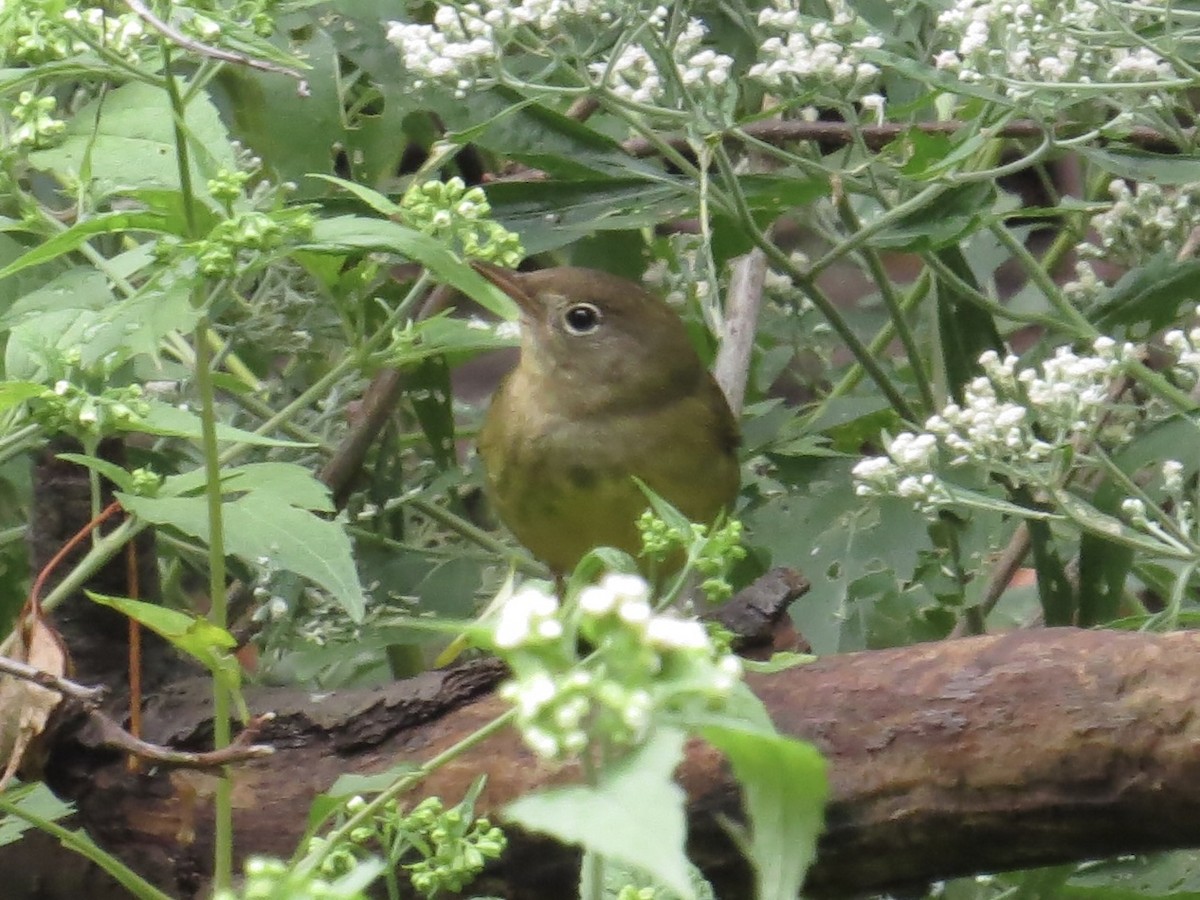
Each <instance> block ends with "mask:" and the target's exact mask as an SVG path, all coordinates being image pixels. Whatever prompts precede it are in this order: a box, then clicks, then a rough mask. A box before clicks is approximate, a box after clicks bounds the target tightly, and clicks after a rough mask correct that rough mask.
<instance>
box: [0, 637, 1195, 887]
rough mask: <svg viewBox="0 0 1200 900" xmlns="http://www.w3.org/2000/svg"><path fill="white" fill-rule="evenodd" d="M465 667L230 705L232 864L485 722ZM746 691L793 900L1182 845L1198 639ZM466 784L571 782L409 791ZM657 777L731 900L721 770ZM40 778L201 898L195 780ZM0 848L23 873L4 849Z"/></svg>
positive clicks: (190, 722) (508, 878) (951, 644)
mask: <svg viewBox="0 0 1200 900" xmlns="http://www.w3.org/2000/svg"><path fill="white" fill-rule="evenodd" d="M470 673H471V670H470V669H460V670H456V671H451V672H442V673H427V674H426V675H423V676H420V677H419V678H417V679H413V680H411V681H408V682H402V683H398V684H395V685H389V686H388V687H387V688H381V689H378V690H374V691H345V692H337V693H334V694H331V695H327V696H325V697H323V698H320V699H317V698H313V697H311V696H310V695H308V694H307V693H304V692H299V691H296V690H294V689H293V690H265V691H258V692H256V693H254V694H252V695H251V697H250V703H251V707H252V711H254V712H258V713H261V712H266V711H274V712H275V713H276V719H275V721H274V722H273V723H271V724H270V725H269V726H268V727H267V729H266V730H265V731H264V732H263V733H262V735H261V736H260V740H264V741H267V742H273V743H274V744H275V745H276V746H277V747H278V752H277V753H276V754H275V755H274V756H272V757H270V758H267V759H264V760H255V761H252V762H249V763H246V764H244V765H240V766H238V767H236V768H235V769H234V772H233V774H234V780H235V786H234V803H235V806H236V829H237V837H236V849H237V852H238V853H239V854H240V855H246V854H251V853H269V854H275V855H279V856H284V857H286V856H289V855H290V854H291V853H292V851H293V850H294V848H295V845H296V841H297V839H298V838H299V836H300V834H301V833H302V831H303V829H304V826H305V823H306V821H307V813H308V807H309V803H310V801H311V800H312V797H313V795H314V794H316V793H318V792H320V791H323V790H325V789H327V788H328V787H329V786H330V784H332V782H333V781H334V780H335V779H336V778H337V777H338V776H339V775H341V774H344V773H347V772H356V773H363V774H367V773H373V772H378V771H382V770H385V769H388V768H390V767H392V766H395V765H396V764H398V763H400V762H403V761H420V760H424V759H428V758H430V757H431V756H433V755H434V754H436V753H438V752H440V751H442V750H444V749H446V748H447V747H450V746H452V745H453V744H455V743H456V742H457V741H459V740H461V739H462V738H464V737H465V736H467V735H468V734H470V733H471V732H473V731H474V730H475V729H476V728H478V727H479V726H481V725H482V724H484V723H485V722H487V721H489V720H490V719H491V718H492V717H494V716H495V715H497V714H498V713H499V712H501V710H502V704H501V702H500V701H499V700H498V699H497V698H496V697H495V696H494V695H493V694H491V693H483V694H480V692H481V691H486V689H487V687H488V685H489V684H490V683H491V681H492V680H494V677H495V674H496V673H495V672H494V671H493V672H491V673H486V674H485V675H480V674H479V673H476V674H474V675H472V674H470ZM750 683H751V685H752V687H753V688H754V690H755V692H756V693H757V694H758V695H759V696H760V697H761V698H762V699H763V701H764V702H765V703H766V705H767V707H768V709H769V710H770V712H771V714H772V716H773V717H774V719H775V722H776V724H777V725H778V727H779V729H780V730H781V731H783V732H785V733H788V734H791V735H795V736H797V737H800V738H804V739H806V740H810V741H812V742H813V743H815V744H816V745H817V746H818V747H819V748H820V750H821V751H822V752H823V753H824V754H825V755H826V757H827V758H828V760H829V764H830V778H831V789H832V790H831V803H830V806H829V809H828V813H827V821H826V832H825V834H824V836H823V837H822V839H821V844H820V850H819V855H818V860H817V863H816V865H815V867H814V868H813V870H812V872H811V873H810V878H809V882H808V885H807V888H806V893H808V894H811V895H812V896H826V897H841V896H853V895H857V894H862V893H867V892H874V891H882V890H894V889H898V888H904V887H912V886H918V885H922V884H925V883H927V882H929V881H932V880H936V879H942V878H947V877H951V876H955V875H965V874H970V873H974V872H984V871H1000V870H1004V869H1011V868H1024V867H1030V866H1037V865H1046V864H1051V863H1060V862H1066V861H1071V860H1081V859H1090V858H1096V857H1103V856H1107V855H1112V854H1117V853H1129V852H1139V851H1150V850H1164V849H1172V848H1178V847H1184V846H1197V845H1200V777H1198V776H1200V718H1198V717H1197V715H1196V712H1197V708H1198V706H1200V701H1198V699H1197V688H1196V685H1198V684H1200V635H1196V634H1193V633H1188V632H1183V633H1175V634H1169V635H1148V634H1130V633H1123V632H1112V631H1085V630H1079V629H1066V628H1064V629H1048V630H1036V631H1021V632H1014V633H1010V634H1005V635H999V636H986V637H976V638H965V639H961V640H954V641H944V642H940V643H930V644H921V645H916V646H911V647H905V648H900V649H894V650H879V651H869V652H864V653H856V654H847V655H842V656H834V657H829V658H826V659H822V660H820V661H818V662H816V663H814V664H812V665H807V666H802V667H798V668H794V669H791V670H788V671H785V672H780V673H776V674H773V675H769V676H755V677H752V678H751V679H750ZM207 698H208V692H207V688H206V686H205V685H204V684H203V683H199V682H197V683H194V684H192V685H191V686H189V687H185V686H176V687H175V688H172V689H168V690H166V691H163V692H162V693H160V694H159V696H158V697H157V699H156V702H155V704H154V705H153V706H152V707H151V708H150V709H148V710H147V737H149V738H150V739H152V740H160V741H164V742H167V743H170V744H172V745H175V746H180V747H183V748H186V749H201V748H202V747H203V745H204V744H205V742H206V741H208V740H209V739H210V736H211V718H210V710H209V707H208V703H207ZM481 772H482V773H486V774H487V776H488V785H487V788H486V790H485V792H484V794H483V796H482V798H481V801H480V806H481V808H482V809H483V810H486V811H491V812H495V811H498V810H500V809H502V807H503V805H504V804H505V803H507V802H508V801H510V800H512V799H513V798H515V797H517V796H519V795H520V794H522V793H524V792H526V791H529V790H534V789H536V788H538V787H542V786H545V785H546V784H548V783H552V782H554V783H557V782H561V781H562V780H564V779H565V778H569V777H570V775H571V773H570V772H564V771H557V772H556V771H552V770H551V769H549V768H547V767H545V766H543V765H540V764H539V763H538V762H537V761H536V760H535V758H534V757H533V756H532V755H531V754H530V753H528V752H527V751H526V750H525V749H524V748H523V747H522V746H521V745H520V743H519V741H518V740H517V738H516V736H515V735H513V734H512V733H511V732H510V733H505V734H502V735H500V736H498V737H497V738H495V739H493V740H492V741H489V742H488V743H487V744H486V745H485V746H483V747H480V748H477V749H476V750H473V751H471V752H469V753H467V754H465V755H463V756H462V757H460V758H458V759H456V760H455V761H453V762H452V763H450V764H449V765H447V766H446V767H445V768H443V769H442V770H440V771H438V772H437V773H436V774H435V775H433V776H432V777H431V778H429V779H428V780H427V781H426V782H425V783H423V784H422V785H421V787H420V788H419V790H418V791H417V796H425V795H427V794H440V795H441V796H443V797H445V798H446V799H447V800H451V801H452V800H454V799H455V798H457V797H459V796H461V794H462V793H463V791H464V790H465V789H466V787H467V785H468V784H470V782H471V781H472V780H473V779H474V778H475V777H476V776H477V775H478V774H480V773H481ZM679 778H680V781H681V783H682V784H683V785H684V787H685V788H686V790H687V794H688V798H689V815H690V825H691V852H692V856H693V858H694V859H695V861H696V862H697V863H698V864H699V865H700V866H701V868H702V869H704V870H705V871H706V873H707V874H708V875H709V877H710V878H712V879H713V881H714V883H715V885H716V886H717V893H718V896H720V897H722V898H734V897H744V896H749V895H750V891H751V885H750V880H749V873H748V871H747V870H746V868H745V866H744V864H743V863H742V862H741V861H740V859H739V858H738V856H737V854H736V852H735V851H734V849H733V847H732V844H731V843H730V842H729V840H728V839H727V838H726V837H725V836H724V834H723V831H722V828H721V826H720V820H721V817H723V816H733V817H735V818H736V817H737V816H738V814H739V809H738V791H737V787H736V785H735V784H734V783H733V782H732V781H731V780H730V778H729V774H728V771H727V768H726V766H725V765H724V764H723V760H722V759H721V758H720V756H719V755H718V754H717V753H716V752H715V751H713V750H712V749H711V748H708V747H706V746H705V745H703V744H702V743H700V742H693V743H692V744H691V745H690V746H689V750H688V754H687V758H686V760H685V762H684V764H683V765H682V767H681V769H680V772H679ZM47 779H48V781H49V782H50V783H51V785H52V786H53V787H54V788H55V789H56V790H57V791H58V792H59V793H60V794H61V795H63V796H66V797H69V798H71V799H73V800H74V801H75V802H76V803H77V805H78V809H79V814H78V816H77V821H76V824H77V825H78V826H81V827H84V828H86V829H87V830H88V831H89V833H91V834H93V835H94V836H96V838H97V839H98V840H99V841H100V842H101V843H103V844H104V845H105V846H106V847H107V848H108V849H110V850H112V851H114V852H116V853H117V854H118V855H120V856H122V857H123V858H125V859H127V860H130V861H131V863H132V864H133V865H134V866H135V868H137V869H138V870H139V871H141V872H143V873H145V874H146V875H147V876H149V877H151V878H153V880H155V881H156V882H157V883H159V884H160V885H162V886H163V887H164V888H165V889H166V890H168V891H169V892H170V893H171V894H172V895H173V896H179V897H195V896H201V895H202V891H203V890H204V887H205V883H206V872H207V866H208V864H209V863H208V861H209V859H210V858H211V796H212V790H213V786H214V783H215V781H214V778H213V776H212V775H211V774H209V773H204V772H197V771H189V770H183V769H175V770H170V771H167V770H158V771H151V772H143V773H138V774H131V773H130V772H129V771H128V770H127V768H126V764H125V760H124V758H123V757H120V756H118V755H115V754H113V753H112V752H111V751H107V750H103V749H99V748H96V747H90V746H89V744H88V741H87V737H86V732H81V733H80V734H78V735H76V736H75V737H74V738H73V739H71V740H65V741H60V742H59V743H58V744H57V745H56V747H55V748H54V750H53V752H52V754H51V756H50V758H49V760H48V764H47ZM633 813H634V814H636V811H633ZM14 846H15V847H16V853H17V854H18V855H19V858H20V859H21V861H22V865H23V867H31V864H32V863H33V858H32V855H31V854H30V852H29V850H28V848H27V847H26V845H25V844H24V843H22V844H17V845H14ZM22 848H25V849H24V850H22ZM63 852H65V851H61V850H58V853H59V854H61V853H63ZM12 854H13V849H12V848H6V854H3V855H0V870H3V871H5V872H6V873H8V872H9V871H13V869H12V862H11V861H12V859H13V855H12ZM575 858H576V857H575V854H574V853H573V852H572V851H570V850H568V849H565V848H559V847H557V846H556V845H554V844H552V843H551V842H549V841H547V840H545V839H541V838H537V837H533V836H527V835H520V834H515V835H513V836H512V847H511V849H510V852H509V853H508V854H507V855H506V858H505V859H504V860H503V861H502V863H501V864H500V865H498V866H497V867H496V869H495V870H494V871H491V872H489V873H488V875H487V880H486V882H485V883H483V884H477V885H475V889H476V891H477V892H482V893H486V892H488V891H491V892H493V893H496V894H498V895H502V896H506V897H513V898H534V897H539V898H541V897H548V896H571V895H572V894H573V891H574V883H573V879H574V871H573V866H574V860H575ZM60 863H61V858H60ZM80 884H81V882H80V881H78V880H76V881H75V882H74V885H73V887H74V893H72V894H71V896H79V895H80V894H79V889H80ZM88 884H89V886H90V887H91V890H89V893H88V895H89V896H92V897H95V898H97V900H100V898H102V897H104V896H105V894H104V893H103V892H102V891H101V890H100V888H99V887H98V886H97V885H99V884H100V881H98V880H97V881H94V882H88ZM43 886H44V885H43ZM14 895H15V896H24V895H25V894H23V893H22V892H20V890H19V889H18V890H17V892H16V893H15V894H14ZM39 896H44V897H49V896H54V895H52V894H48V893H45V892H43V893H42V894H40V895H39ZM109 896H114V897H116V896H123V895H122V894H119V893H117V894H111V895H109Z"/></svg>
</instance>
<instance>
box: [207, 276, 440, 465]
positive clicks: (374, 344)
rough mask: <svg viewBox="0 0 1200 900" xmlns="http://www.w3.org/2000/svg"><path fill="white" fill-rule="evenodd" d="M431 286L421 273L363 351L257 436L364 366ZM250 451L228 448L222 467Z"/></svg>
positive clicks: (342, 362)
mask: <svg viewBox="0 0 1200 900" xmlns="http://www.w3.org/2000/svg"><path fill="white" fill-rule="evenodd" d="M429 282H430V276H429V273H428V272H422V273H421V277H420V278H418V279H417V280H416V282H415V283H414V284H413V286H412V288H411V289H410V290H409V292H408V294H407V295H405V297H404V299H403V300H401V301H400V303H399V304H397V306H396V308H395V309H394V310H393V311H392V313H391V315H389V316H388V317H387V319H386V320H385V321H384V322H383V323H382V324H381V325H380V326H379V328H377V329H376V331H375V333H374V334H372V335H371V336H370V337H369V338H367V340H366V341H365V342H364V343H363V345H362V347H360V348H359V349H358V351H357V352H356V353H349V354H347V355H346V356H344V357H342V359H341V360H340V361H339V362H338V363H337V364H336V365H335V366H333V368H331V369H330V370H329V371H328V372H326V373H325V374H324V375H322V376H321V377H320V378H319V379H317V380H316V381H315V382H313V384H312V385H311V386H310V387H309V388H308V389H307V390H305V391H304V392H302V393H301V394H300V395H299V396H298V397H296V398H295V399H294V400H292V401H291V402H290V403H288V404H287V406H285V407H283V409H281V410H279V411H278V412H277V413H275V415H273V416H271V418H269V419H267V420H266V421H265V422H263V423H262V424H261V425H259V426H258V427H257V428H255V429H254V433H255V434H268V433H269V432H271V431H272V430H274V429H275V428H277V427H278V426H280V425H281V424H282V423H284V422H288V421H290V420H291V418H292V417H293V416H295V414H296V413H298V412H299V411H300V410H302V409H304V408H305V407H306V406H308V405H310V404H311V403H312V402H313V401H314V400H315V399H316V398H318V397H321V396H323V395H324V394H325V392H326V391H327V390H329V388H330V387H332V386H333V385H334V384H336V383H337V382H338V381H339V380H341V379H342V378H344V377H345V376H346V375H347V374H349V373H350V372H351V371H352V370H354V369H355V368H356V367H358V366H359V365H361V363H362V361H363V360H364V359H366V358H367V357H368V356H369V355H370V354H371V353H372V352H374V351H375V350H377V349H379V348H380V347H381V346H382V345H383V344H384V342H386V341H387V340H388V339H389V338H390V337H391V332H392V328H393V327H394V326H395V325H397V324H399V323H400V322H401V320H403V319H404V317H405V316H407V315H408V314H409V312H411V310H412V308H413V307H414V306H415V305H416V303H417V300H418V299H419V298H420V297H421V296H422V295H423V294H424V292H425V288H426V287H427V286H428V284H429ZM248 449H250V445H249V444H231V445H230V446H229V447H226V448H225V452H224V453H222V454H221V455H220V457H219V458H220V461H221V463H222V464H228V463H230V462H232V461H233V460H235V459H237V458H238V457H239V456H241V455H242V454H243V453H245V452H246V451H247V450H248Z"/></svg>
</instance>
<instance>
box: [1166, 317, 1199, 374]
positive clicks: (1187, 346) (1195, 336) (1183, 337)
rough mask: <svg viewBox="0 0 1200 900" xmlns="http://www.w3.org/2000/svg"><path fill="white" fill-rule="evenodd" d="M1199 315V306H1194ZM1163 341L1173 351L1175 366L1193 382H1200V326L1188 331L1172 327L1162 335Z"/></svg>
mask: <svg viewBox="0 0 1200 900" xmlns="http://www.w3.org/2000/svg"><path fill="white" fill-rule="evenodd" d="M1196 313H1197V315H1200V306H1198V307H1197V308H1196ZM1163 343H1164V344H1166V346H1167V347H1168V348H1170V349H1171V350H1173V351H1174V352H1175V366H1176V367H1177V368H1178V369H1180V370H1182V373H1181V374H1184V375H1186V376H1188V377H1189V378H1190V379H1191V381H1192V383H1193V384H1196V383H1200V328H1191V329H1189V330H1188V331H1186V332H1185V331H1183V330H1182V329H1179V328H1177V329H1173V330H1171V331H1168V332H1167V333H1166V334H1164V335H1163Z"/></svg>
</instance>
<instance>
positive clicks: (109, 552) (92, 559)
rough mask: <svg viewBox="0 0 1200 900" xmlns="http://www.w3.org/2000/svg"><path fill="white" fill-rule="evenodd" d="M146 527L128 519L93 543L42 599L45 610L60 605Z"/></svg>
mask: <svg viewBox="0 0 1200 900" xmlns="http://www.w3.org/2000/svg"><path fill="white" fill-rule="evenodd" d="M145 528H146V525H145V523H142V522H138V521H137V520H136V519H132V518H130V519H126V520H125V521H124V522H122V523H121V524H120V525H118V526H117V527H116V528H114V529H113V530H112V531H110V532H109V533H108V534H106V535H104V537H102V538H100V540H98V541H96V542H95V543H94V544H93V545H92V549H91V550H89V551H88V553H87V555H86V556H84V558H83V559H81V560H80V561H79V562H78V563H76V564H75V567H74V568H73V569H71V571H70V572H69V573H67V575H66V576H65V577H64V578H63V580H62V581H60V582H59V583H58V584H56V585H55V586H54V587H53V588H51V590H50V592H49V593H48V594H46V596H45V597H43V598H42V600H41V606H42V609H43V610H47V611H49V610H52V609H54V607H56V606H58V605H59V604H60V603H62V602H63V600H65V599H66V598H67V597H69V596H71V594H73V593H75V592H76V591H77V590H79V589H80V588H81V587H83V586H84V585H85V584H87V583H88V581H89V580H90V579H91V577H92V576H93V575H95V574H96V573H97V572H98V571H99V570H100V568H101V567H102V566H104V565H105V564H106V563H108V561H109V560H110V559H112V558H113V557H114V556H116V555H117V553H119V552H120V550H121V548H122V547H124V546H125V544H126V542H127V541H132V540H133V539H134V538H135V537H137V535H138V534H140V533H141V532H142V531H143V530H144V529H145Z"/></svg>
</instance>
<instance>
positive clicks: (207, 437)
mask: <svg viewBox="0 0 1200 900" xmlns="http://www.w3.org/2000/svg"><path fill="white" fill-rule="evenodd" d="M195 347H196V387H197V389H198V391H199V393H200V423H201V424H200V435H201V441H200V443H201V450H202V452H203V454H204V476H205V488H204V496H205V500H206V501H207V506H208V591H209V597H210V602H211V606H210V608H209V612H208V618H209V621H210V622H212V623H213V624H214V625H216V626H217V627H218V628H225V627H226V626H227V625H228V624H229V594H228V587H227V585H226V583H225V533H224V518H223V516H224V512H223V510H222V505H221V500H222V497H221V460H220V453H219V448H218V446H217V413H216V400H215V392H214V389H213V379H212V370H211V368H210V364H211V359H212V347H211V345H210V343H209V327H208V317H207V316H202V317H201V319H200V321H199V322H198V323H196V339H195ZM212 684H213V747H214V749H217V750H221V749H223V748H224V747H227V746H229V743H230V741H231V740H232V738H233V735H232V729H231V726H230V721H229V718H230V713H231V703H230V697H229V691H228V690H226V688H225V687H224V686H223V685H222V684H221V683H220V682H219V681H217V680H216V679H215V678H214V679H213V683H212ZM213 815H214V817H215V823H214V844H215V846H214V858H213V883H214V885H215V887H216V888H217V889H218V890H221V889H224V888H228V887H229V885H230V884H231V883H232V882H233V781H232V779H231V777H230V771H229V769H228V768H225V769H223V770H222V775H221V778H220V779H219V780H218V781H217V786H216V793H215V796H214V803H213Z"/></svg>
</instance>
